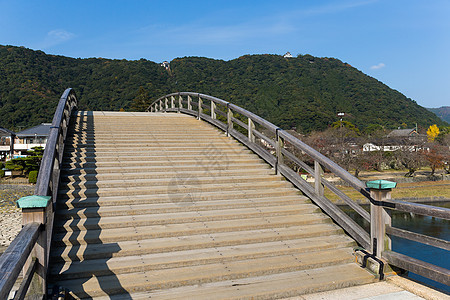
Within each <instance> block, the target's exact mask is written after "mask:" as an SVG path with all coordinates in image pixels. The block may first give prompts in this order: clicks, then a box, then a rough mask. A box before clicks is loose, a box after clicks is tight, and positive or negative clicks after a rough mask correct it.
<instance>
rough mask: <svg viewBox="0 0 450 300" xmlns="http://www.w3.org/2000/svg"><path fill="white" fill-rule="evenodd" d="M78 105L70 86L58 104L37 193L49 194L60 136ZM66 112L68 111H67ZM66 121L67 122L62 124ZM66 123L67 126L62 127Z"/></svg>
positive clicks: (39, 176)
mask: <svg viewBox="0 0 450 300" xmlns="http://www.w3.org/2000/svg"><path fill="white" fill-rule="evenodd" d="M76 106H77V100H76V95H75V91H74V90H73V89H71V88H68V89H66V90H65V91H64V93H63V94H62V96H61V98H60V100H59V102H58V106H57V108H56V111H55V114H54V116H53V121H52V126H51V127H50V132H49V136H48V139H47V143H46V146H45V150H44V155H43V156H42V162H41V166H40V168H39V174H38V178H37V182H36V187H35V194H36V195H40V196H47V195H48V188H49V184H50V181H51V179H52V176H51V174H52V172H53V163H54V159H55V154H56V151H57V147H58V142H60V141H58V136H59V135H60V131H61V130H67V126H68V121H69V119H70V114H71V113H72V110H73V109H74V107H76ZM65 112H66V113H65ZM64 122H66V124H62V123H64ZM61 125H64V126H65V128H61ZM65 133H66V132H64V133H63V138H64V139H65Z"/></svg>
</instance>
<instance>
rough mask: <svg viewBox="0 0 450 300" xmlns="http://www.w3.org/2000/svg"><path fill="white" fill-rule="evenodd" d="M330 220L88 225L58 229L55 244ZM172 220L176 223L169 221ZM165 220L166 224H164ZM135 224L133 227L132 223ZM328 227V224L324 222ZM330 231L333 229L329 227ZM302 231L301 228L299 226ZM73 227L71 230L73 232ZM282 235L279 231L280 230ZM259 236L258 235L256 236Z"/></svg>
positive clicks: (280, 226) (280, 227)
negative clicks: (86, 226) (76, 228)
mask: <svg viewBox="0 0 450 300" xmlns="http://www.w3.org/2000/svg"><path fill="white" fill-rule="evenodd" d="M328 220H329V219H327V218H326V217H324V216H321V215H320V214H305V215H303V216H302V218H301V219H300V218H298V217H296V216H270V217H264V216H262V217H258V218H255V217H254V218H247V219H224V220H220V219H219V220H217V221H202V222H195V221H194V222H188V221H186V222H185V223H175V222H176V220H168V222H160V223H157V222H156V224H155V225H149V224H148V225H147V224H145V221H144V222H142V224H139V223H138V222H137V225H138V226H137V227H134V226H132V224H125V226H122V225H120V223H119V226H120V227H116V228H105V229H103V228H102V227H101V226H97V229H90V230H84V229H85V228H84V226H80V229H79V230H73V231H72V230H71V229H72V228H69V229H67V228H66V229H64V232H62V233H60V232H61V231H63V229H58V230H55V234H54V240H53V243H54V244H55V245H57V246H63V245H67V246H70V245H79V244H81V245H82V244H86V243H99V242H102V243H111V242H115V241H126V240H128V239H149V238H158V237H174V236H186V235H192V234H204V233H217V232H232V231H244V230H253V229H258V228H261V229H263V228H272V227H273V228H277V230H278V231H282V232H284V231H285V230H284V228H283V227H288V226H291V227H292V226H301V225H308V224H317V223H323V222H327V221H328ZM170 221H172V223H169V222H170ZM161 223H162V224H161ZM130 225H131V226H130ZM324 226H325V225H324ZM127 227H128V228H129V229H130V230H129V232H126V234H124V232H125V230H124V228H127ZM328 228H329V230H332V229H333V228H330V227H328ZM297 229H298V230H299V229H300V228H297ZM69 230H70V231H69ZM276 234H278V232H277V233H276ZM255 238H257V237H255Z"/></svg>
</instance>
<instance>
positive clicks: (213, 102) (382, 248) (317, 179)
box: [147, 92, 450, 284]
mask: <svg viewBox="0 0 450 300" xmlns="http://www.w3.org/2000/svg"><path fill="white" fill-rule="evenodd" d="M172 96H178V98H179V101H178V107H172V108H170V109H167V108H166V109H164V110H163V109H161V105H159V106H158V103H160V102H161V100H162V99H167V97H172ZM183 97H184V98H183ZM185 98H187V100H183V99H185ZM193 99H198V102H195V101H194V100H193ZM183 103H185V104H187V106H186V108H184V107H183V106H182V104H183ZM208 103H209V106H208ZM193 106H196V108H197V109H193ZM204 110H209V112H210V114H206V113H204ZM147 111H151V112H157V111H165V112H175V111H176V112H182V113H186V114H189V115H192V116H195V117H196V118H198V119H199V120H204V121H206V122H209V123H211V124H213V125H215V126H217V127H218V128H220V129H222V130H223V131H225V132H226V134H227V135H228V136H232V137H234V138H235V139H237V140H238V141H240V142H241V143H243V144H244V145H246V146H247V147H248V148H249V149H251V150H252V151H254V152H255V153H256V154H258V155H259V156H260V157H261V158H263V159H264V160H266V161H267V162H268V163H269V164H270V165H272V166H273V167H274V169H275V172H276V173H279V174H282V175H283V176H284V177H286V178H287V179H288V180H289V181H291V182H292V183H293V184H294V185H295V186H296V187H297V188H299V189H300V190H302V191H303V192H304V193H305V194H306V195H307V196H308V197H310V198H311V200H313V201H314V202H315V203H316V204H317V205H318V206H319V207H320V208H321V209H322V210H323V211H324V212H325V213H327V214H328V215H329V216H330V217H331V218H332V219H333V220H334V221H335V222H336V223H337V224H339V225H340V226H341V227H342V228H343V229H344V230H345V231H346V232H347V233H348V234H349V235H350V236H351V237H352V238H353V239H354V240H355V241H357V242H358V243H359V244H360V245H361V246H362V247H363V248H365V249H366V250H368V252H371V253H372V255H373V256H374V257H376V258H377V259H380V258H381V259H387V261H388V262H389V263H390V264H392V265H394V266H397V267H400V268H403V269H406V270H410V271H412V272H414V273H417V274H419V275H422V276H425V277H428V278H431V279H433V280H436V281H439V282H443V283H446V284H449V270H447V269H444V268H441V267H438V266H433V265H430V264H427V263H425V262H422V261H418V260H415V259H413V258H409V257H406V256H404V255H402V254H399V253H396V252H393V251H391V244H390V238H389V236H390V235H396V236H399V237H401V238H407V239H410V240H414V241H417V242H420V243H424V244H427V245H432V246H434V247H440V248H443V249H446V250H449V249H450V248H449V242H448V241H444V240H440V239H436V238H433V237H429V236H425V235H421V234H417V233H412V232H409V231H406V230H401V229H398V228H393V227H391V223H390V214H389V211H388V210H389V209H396V210H400V211H404V212H411V213H417V214H422V215H427V216H432V217H438V218H443V219H447V220H448V219H449V218H450V209H446V208H437V207H433V206H428V205H421V204H416V203H408V202H404V201H396V200H392V199H390V190H389V191H387V190H377V189H376V188H368V187H366V186H365V184H364V183H363V182H361V181H360V180H359V179H357V178H356V177H354V176H353V175H351V174H350V173H349V172H347V171H346V170H345V169H343V168H342V167H340V166H339V165H337V164H336V163H335V162H333V161H332V160H330V159H329V158H327V157H325V156H324V155H322V154H321V153H319V152H318V151H316V150H314V149H313V148H311V147H310V146H308V145H306V144H305V143H303V142H302V141H301V140H299V139H297V138H296V137H294V136H292V135H291V134H289V133H288V132H286V131H284V130H282V129H280V128H278V127H277V126H275V125H274V124H272V123H270V122H269V121H267V120H265V119H263V118H261V117H260V116H257V115H255V114H253V113H252V112H249V111H247V110H245V109H243V108H241V107H239V106H237V105H234V104H232V103H230V102H227V101H225V100H222V99H219V98H216V97H212V96H208V95H204V94H199V93H191V92H179V93H173V94H169V95H166V96H163V97H161V98H159V99H157V100H156V101H154V102H153V103H152V104H151V105H150V106H149V107H148V109H147ZM258 128H260V129H258ZM244 133H245V134H244ZM268 134H269V135H271V136H269V135H268ZM286 145H289V147H286ZM290 148H292V149H293V150H292V151H291V150H290ZM295 152H298V153H303V154H304V155H307V156H309V158H310V160H312V161H313V162H314V164H313V165H314V167H311V166H310V165H309V164H307V163H305V162H304V161H302V160H301V159H300V158H299V157H297V156H296V155H295ZM286 160H288V161H289V162H290V164H293V165H295V166H296V167H297V168H301V169H303V170H305V171H306V172H307V173H309V174H310V176H311V177H312V178H314V186H312V185H311V184H310V183H309V182H307V181H306V180H305V179H303V178H302V177H301V176H300V175H299V174H298V173H297V172H295V171H294V170H293V169H292V168H291V167H289V166H288V165H287V164H286ZM324 170H327V171H329V172H331V173H333V174H334V175H335V176H337V177H339V178H340V179H341V180H343V181H344V182H346V183H347V184H348V185H350V186H351V187H353V188H354V189H356V190H357V191H358V192H359V193H361V195H363V196H364V197H365V198H367V199H368V201H369V203H370V205H371V213H370V214H369V213H368V212H367V211H366V210H364V209H363V208H362V207H361V206H360V205H358V204H357V203H356V202H355V201H353V200H352V199H351V198H350V197H348V196H347V195H346V194H345V193H343V192H342V191H341V190H339V189H338V188H337V187H335V186H334V185H333V184H332V183H330V182H329V181H327V180H326V179H325V178H323V172H324ZM324 188H328V189H329V190H330V191H331V192H333V193H334V194H335V195H337V196H338V197H339V198H340V199H342V200H343V201H344V202H345V203H346V204H347V205H348V206H349V207H351V208H352V209H353V210H354V211H355V212H356V213H358V214H359V215H360V216H361V217H362V218H363V219H364V220H366V221H367V222H369V223H370V226H371V230H370V234H369V233H367V232H366V231H365V230H364V229H363V228H362V227H361V226H359V225H358V224H357V223H356V222H355V221H354V220H352V219H351V218H350V217H349V216H348V215H347V214H345V213H344V212H343V211H342V210H341V209H340V208H339V207H338V206H337V205H335V204H334V203H333V202H332V201H330V200H329V199H328V198H326V197H325V195H324Z"/></svg>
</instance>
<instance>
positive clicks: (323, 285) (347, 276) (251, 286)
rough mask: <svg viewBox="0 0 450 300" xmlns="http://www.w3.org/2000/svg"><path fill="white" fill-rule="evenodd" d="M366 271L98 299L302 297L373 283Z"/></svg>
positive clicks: (342, 268)
mask: <svg viewBox="0 0 450 300" xmlns="http://www.w3.org/2000/svg"><path fill="white" fill-rule="evenodd" d="M366 274H367V272H365V271H364V270H363V269H361V268H359V267H358V266H356V265H355V264H346V265H339V266H331V267H323V268H317V269H310V270H302V271H296V272H287V273H279V274H271V275H265V276H257V277H248V278H240V279H234V280H225V281H219V282H214V283H206V284H201V285H193V286H184V287H178V288H171V289H157V290H155V291H150V292H133V293H126V294H119V295H113V296H111V297H110V296H107V297H98V298H96V299H101V300H103V299H111V300H118V299H127V298H128V299H130V298H131V299H149V298H151V299H158V300H177V299H178V300H184V299H198V300H202V299H203V300H209V299H218V300H221V299H252V300H253V299H285V298H289V297H295V298H294V299H301V298H298V295H304V294H312V293H317V292H322V291H326V290H334V289H340V288H345V287H349V286H354V285H361V284H367V283H371V282H372V280H370V279H368V278H367V277H366V276H365V275H366ZM299 283H301V284H299Z"/></svg>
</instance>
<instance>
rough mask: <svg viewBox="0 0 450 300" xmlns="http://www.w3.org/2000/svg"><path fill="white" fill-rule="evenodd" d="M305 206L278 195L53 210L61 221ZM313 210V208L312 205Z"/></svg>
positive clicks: (297, 199) (105, 203) (109, 204)
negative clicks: (294, 205) (256, 207)
mask: <svg viewBox="0 0 450 300" xmlns="http://www.w3.org/2000/svg"><path fill="white" fill-rule="evenodd" d="M300 203H309V200H306V198H305V200H304V201H302V199H301V198H299V197H296V196H278V197H276V198H275V197H266V198H251V199H229V200H228V199H225V200H224V199H220V200H205V201H201V202H197V201H196V202H186V203H184V205H183V203H182V202H176V201H170V202H166V203H153V202H151V203H149V204H138V203H133V205H120V204H122V203H115V204H114V203H108V202H104V204H102V205H98V206H82V207H77V208H68V207H67V206H65V207H64V208H62V209H58V210H57V211H56V214H57V216H58V217H57V218H58V219H59V220H62V219H77V218H90V217H110V216H122V215H138V214H150V213H154V214H157V213H171V212H187V211H208V210H222V209H231V208H246V207H255V206H256V205H257V206H258V207H266V206H278V205H279V206H282V205H289V204H291V205H292V204H300ZM314 207H315V206H314Z"/></svg>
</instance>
